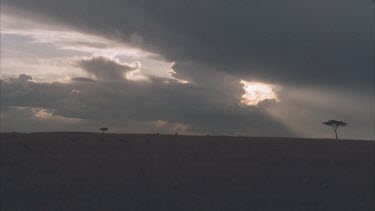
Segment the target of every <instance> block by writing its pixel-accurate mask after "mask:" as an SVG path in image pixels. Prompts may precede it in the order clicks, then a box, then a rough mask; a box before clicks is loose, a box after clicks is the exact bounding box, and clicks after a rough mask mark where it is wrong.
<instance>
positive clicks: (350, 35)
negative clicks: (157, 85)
mask: <svg viewBox="0 0 375 211" xmlns="http://www.w3.org/2000/svg"><path fill="white" fill-rule="evenodd" d="M3 4H4V5H5V6H8V8H12V9H13V11H16V12H18V13H21V10H23V11H26V13H28V15H30V16H32V15H34V16H40V17H42V20H43V17H48V20H49V21H51V20H52V21H53V20H54V21H56V22H60V23H62V24H65V25H70V26H73V27H76V28H77V29H80V30H85V31H89V32H92V33H96V34H101V35H104V36H107V37H110V38H115V39H120V40H124V41H130V42H131V40H132V39H131V38H132V37H134V35H137V36H140V37H142V42H140V43H138V42H137V44H138V45H141V47H142V48H145V49H148V50H151V51H154V52H157V53H159V54H161V55H163V56H165V57H166V58H167V59H169V60H171V61H176V66H175V68H174V69H175V71H176V72H177V76H181V77H186V78H189V79H191V80H195V81H197V82H199V81H200V80H201V78H202V72H212V74H216V72H221V73H226V74H232V75H237V76H239V77H243V78H246V79H259V80H265V81H272V82H275V83H280V84H298V85H300V84H308V85H312V86H315V85H318V86H319V85H323V86H330V85H332V84H334V86H339V87H349V88H359V89H366V88H369V87H371V86H372V80H373V77H372V76H373V73H372V72H373V68H374V67H373V62H372V60H373V56H374V55H373V51H372V48H373V35H374V31H373V15H372V11H373V8H372V7H373V2H372V1H370V0H330V1H326V0H318V1H294V0H286V1H270V0H262V1H258V0H254V1H249V0H244V1H235V2H233V1H221V0H219V1H207V0H204V1H168V0H163V1H142V0H134V1H119V0H118V1H117V0H109V1H99V0H92V1H90V2H89V3H87V1H83V0H75V1H72V0H69V1H47V0H33V1H28V0H4V1H3ZM181 66H182V68H179V67H181Z"/></svg>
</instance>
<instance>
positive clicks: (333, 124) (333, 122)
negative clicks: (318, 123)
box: [323, 120, 347, 140]
mask: <svg viewBox="0 0 375 211" xmlns="http://www.w3.org/2000/svg"><path fill="white" fill-rule="evenodd" d="M323 124H325V125H328V126H330V127H331V128H332V129H333V131H334V132H335V135H336V140H337V139H338V136H337V129H338V127H345V126H346V125H347V123H346V122H343V121H337V120H329V121H327V122H323Z"/></svg>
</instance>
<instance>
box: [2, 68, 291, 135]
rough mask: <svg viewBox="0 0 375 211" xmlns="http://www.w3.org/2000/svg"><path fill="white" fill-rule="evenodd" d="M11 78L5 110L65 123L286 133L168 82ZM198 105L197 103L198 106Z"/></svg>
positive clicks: (256, 111) (215, 97)
mask: <svg viewBox="0 0 375 211" xmlns="http://www.w3.org/2000/svg"><path fill="white" fill-rule="evenodd" d="M23 78H24V75H22V76H20V77H19V78H11V79H6V80H3V81H2V91H3V96H2V104H3V106H4V107H7V108H9V107H29V108H42V109H48V110H51V111H53V115H55V116H61V117H64V118H79V119H85V120H87V121H91V122H100V121H103V120H111V119H115V120H116V121H120V122H121V121H123V122H128V121H139V122H153V121H157V120H162V121H166V122H169V123H176V124H184V125H188V126H189V132H198V133H206V132H219V133H221V134H248V133H251V134H253V135H261V134H262V133H265V132H266V130H267V131H269V129H272V132H268V133H267V134H268V135H270V136H272V135H275V136H276V135H285V134H291V132H290V131H289V130H288V129H286V128H284V126H282V124H281V123H279V122H277V121H275V120H273V118H272V117H270V116H269V115H268V114H267V113H266V112H264V111H263V110H262V109H261V108H258V107H254V108H244V107H241V106H239V105H237V104H234V103H230V102H229V101H223V100H222V96H221V94H222V93H213V92H210V91H205V90H202V89H200V88H197V87H193V86H191V85H188V84H180V83H176V82H174V81H173V80H171V81H170V82H169V83H165V81H162V80H158V79H152V81H151V82H147V83H138V82H132V81H127V80H123V81H117V82H116V81H111V82H105V81H96V82H92V83H82V82H75V81H72V82H71V83H66V84H61V83H37V82H34V81H31V80H22V79H23ZM197 102H199V103H197Z"/></svg>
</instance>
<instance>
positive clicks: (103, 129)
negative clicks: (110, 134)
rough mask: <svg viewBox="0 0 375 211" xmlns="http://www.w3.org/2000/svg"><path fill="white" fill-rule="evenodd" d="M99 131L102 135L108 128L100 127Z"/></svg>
mask: <svg viewBox="0 0 375 211" xmlns="http://www.w3.org/2000/svg"><path fill="white" fill-rule="evenodd" d="M99 130H100V131H102V133H103V134H104V133H105V132H107V131H108V128H106V127H102V128H100V129H99Z"/></svg>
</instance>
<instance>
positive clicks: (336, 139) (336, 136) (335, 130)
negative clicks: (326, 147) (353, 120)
mask: <svg viewBox="0 0 375 211" xmlns="http://www.w3.org/2000/svg"><path fill="white" fill-rule="evenodd" d="M333 130H334V131H335V135H336V140H337V139H338V137H337V129H333Z"/></svg>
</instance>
